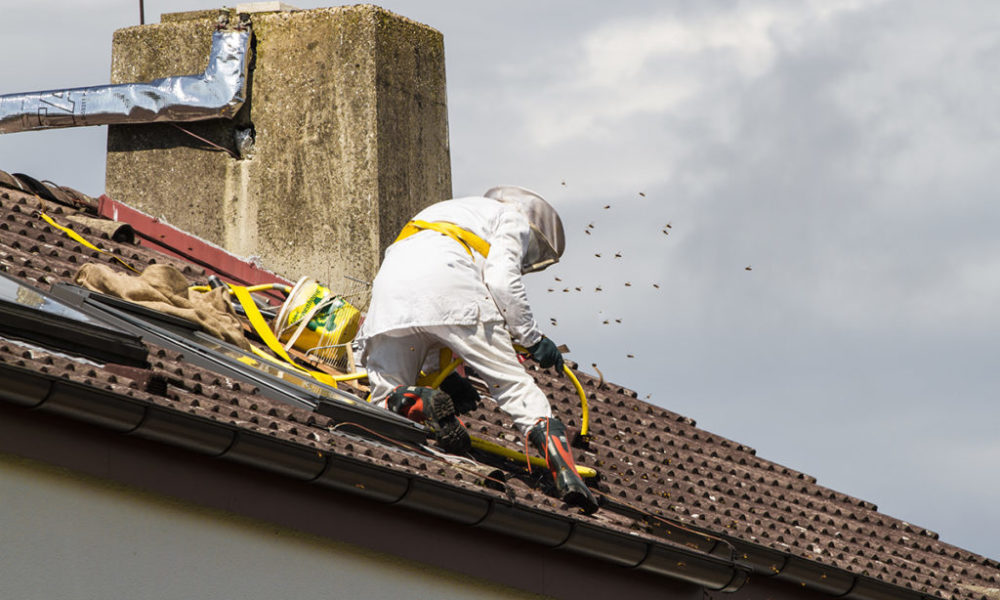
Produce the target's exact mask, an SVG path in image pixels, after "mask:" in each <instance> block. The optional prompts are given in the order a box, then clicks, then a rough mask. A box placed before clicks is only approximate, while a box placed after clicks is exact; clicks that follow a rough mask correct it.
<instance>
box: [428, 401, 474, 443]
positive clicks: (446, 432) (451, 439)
mask: <svg viewBox="0 0 1000 600" xmlns="http://www.w3.org/2000/svg"><path fill="white" fill-rule="evenodd" d="M431 404H432V406H431V407H430V409H431V410H430V411H428V410H427V409H428V407H427V403H426V402H425V403H424V414H425V415H427V417H428V419H427V424H428V425H429V426H430V428H431V430H432V431H433V432H434V439H435V441H437V443H438V445H439V446H441V449H442V450H444V451H445V452H447V453H449V454H465V453H467V452H469V451H470V450H472V440H471V439H470V438H469V431H468V430H467V429H466V428H465V426H464V425H462V423H461V422H459V420H458V417H456V416H455V404H454V403H453V402H452V400H451V397H450V396H448V395H447V394H445V393H443V392H442V393H437V394H435V395H434V399H433V400H432V402H431Z"/></svg>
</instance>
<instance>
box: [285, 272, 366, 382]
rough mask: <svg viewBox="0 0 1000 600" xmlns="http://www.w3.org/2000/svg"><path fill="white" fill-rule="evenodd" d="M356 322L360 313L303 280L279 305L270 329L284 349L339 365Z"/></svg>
mask: <svg viewBox="0 0 1000 600" xmlns="http://www.w3.org/2000/svg"><path fill="white" fill-rule="evenodd" d="M304 320H305V322H303V321H304ZM360 322H361V312H360V311H358V309H356V308H355V307H354V306H352V305H351V303H350V302H348V301H347V300H346V299H344V297H343V296H340V295H337V294H333V293H332V292H331V291H330V288H327V287H323V286H322V285H320V284H319V282H317V281H316V280H315V279H313V278H312V277H308V276H306V277H303V278H302V279H299V281H298V283H296V284H295V287H293V288H292V291H291V293H290V294H289V296H288V299H287V300H285V303H284V304H282V305H281V310H280V311H278V316H277V317H275V319H274V323H273V327H272V329H273V330H274V333H275V335H276V336H278V339H279V340H281V342H282V343H283V344H285V346H286V347H288V345H289V343H290V344H291V346H292V347H294V348H296V349H297V350H300V351H302V352H305V353H306V354H308V355H310V356H313V357H316V358H319V359H322V360H324V361H327V362H330V363H333V364H340V363H343V362H345V361H346V358H347V345H348V344H350V342H351V340H353V339H354V336H355V335H357V333H358V326H359V324H360Z"/></svg>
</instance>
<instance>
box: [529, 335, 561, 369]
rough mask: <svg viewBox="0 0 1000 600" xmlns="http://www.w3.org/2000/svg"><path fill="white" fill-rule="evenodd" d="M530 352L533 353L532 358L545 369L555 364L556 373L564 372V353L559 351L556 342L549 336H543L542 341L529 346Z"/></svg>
mask: <svg viewBox="0 0 1000 600" xmlns="http://www.w3.org/2000/svg"><path fill="white" fill-rule="evenodd" d="M528 352H530V353H531V358H534V359H535V360H537V361H538V365H539V366H540V367H542V368H543V369H547V368H549V367H551V366H553V365H554V366H555V368H556V373H562V371H563V357H562V353H561V352H559V348H556V345H555V342H553V341H552V340H550V339H549V338H547V337H543V338H542V339H541V341H540V342H538V343H537V344H535V345H534V346H531V347H530V348H528Z"/></svg>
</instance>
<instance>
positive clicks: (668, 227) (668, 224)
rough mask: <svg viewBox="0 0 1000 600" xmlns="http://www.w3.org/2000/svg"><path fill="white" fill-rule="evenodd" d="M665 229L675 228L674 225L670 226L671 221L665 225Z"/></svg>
mask: <svg viewBox="0 0 1000 600" xmlns="http://www.w3.org/2000/svg"><path fill="white" fill-rule="evenodd" d="M664 227H666V228H667V229H671V228H673V225H671V224H670V221H667V224H666V225H664Z"/></svg>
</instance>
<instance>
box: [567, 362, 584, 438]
mask: <svg viewBox="0 0 1000 600" xmlns="http://www.w3.org/2000/svg"><path fill="white" fill-rule="evenodd" d="M563 373H565V374H566V376H567V377H569V380H570V381H572V382H573V387H575V388H576V395H577V396H579V397H580V413H581V416H580V435H581V436H585V435H587V431H588V430H589V429H590V408H588V407H587V392H585V391H583V386H582V385H580V380H579V379H577V378H576V374H574V373H573V369H570V368H569V367H568V366H566V364H565V363H564V364H563Z"/></svg>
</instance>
